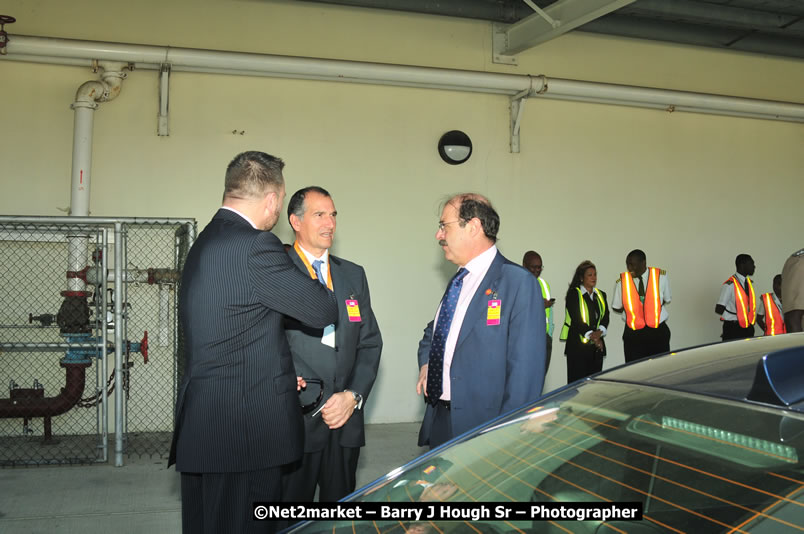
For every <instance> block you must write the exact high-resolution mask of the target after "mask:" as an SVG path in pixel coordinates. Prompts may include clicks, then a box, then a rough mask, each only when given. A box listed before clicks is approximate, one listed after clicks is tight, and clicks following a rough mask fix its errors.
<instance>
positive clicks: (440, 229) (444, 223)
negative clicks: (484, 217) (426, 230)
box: [438, 219, 463, 232]
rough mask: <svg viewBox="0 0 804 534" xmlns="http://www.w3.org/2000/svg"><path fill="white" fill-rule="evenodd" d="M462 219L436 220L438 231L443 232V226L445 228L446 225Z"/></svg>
mask: <svg viewBox="0 0 804 534" xmlns="http://www.w3.org/2000/svg"><path fill="white" fill-rule="evenodd" d="M462 220H463V219H455V220H454V221H449V222H441V221H438V231H439V232H443V231H444V228H446V227H447V226H448V225H450V224H453V223H456V222H461V221H462Z"/></svg>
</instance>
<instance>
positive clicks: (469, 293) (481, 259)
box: [433, 245, 505, 400]
mask: <svg viewBox="0 0 804 534" xmlns="http://www.w3.org/2000/svg"><path fill="white" fill-rule="evenodd" d="M495 256H497V247H496V246H495V245H492V246H491V247H490V248H489V249H488V250H486V251H485V252H482V253H480V254H478V255H477V256H475V257H474V258H472V260H470V261H469V263H467V264H466V265H464V268H466V270H467V271H469V274H467V275H466V276H464V278H463V285H462V286H461V294H460V295H459V296H458V304H457V305H456V306H455V314H454V315H453V316H452V323H451V324H450V326H449V333H448V334H447V339H446V341H445V342H444V372H443V375H442V376H443V383H442V387H443V390H442V393H441V398H442V399H444V400H450V399H451V398H452V390H451V389H450V381H449V371H450V366H451V365H452V356H453V355H454V354H455V346H456V345H457V344H458V336H459V335H460V333H461V326H462V325H463V318H464V317H465V316H466V310H468V309H469V303H470V302H472V299H473V298H474V296H475V293H476V292H477V290H478V288H480V282H482V281H483V278H485V277H486V273H488V272H489V267H491V263H492V262H493V261H494V258H495ZM480 289H481V290H483V291H485V290H486V289H487V288H485V287H484V288H480ZM489 300H491V296H489ZM500 304H501V305H502V306H505V302H501V303H500ZM439 313H441V305H439V306H438V312H436V316H435V320H434V322H433V325H436V324H438V314H439Z"/></svg>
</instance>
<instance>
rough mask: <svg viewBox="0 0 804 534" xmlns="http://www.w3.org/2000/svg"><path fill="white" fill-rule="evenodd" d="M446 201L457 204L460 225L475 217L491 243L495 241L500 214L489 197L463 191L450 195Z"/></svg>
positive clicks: (464, 224)
mask: <svg viewBox="0 0 804 534" xmlns="http://www.w3.org/2000/svg"><path fill="white" fill-rule="evenodd" d="M447 203H448V204H449V203H454V204H457V207H458V218H459V219H460V220H461V222H460V224H461V226H466V223H467V222H469V221H470V220H472V219H474V218H475V217H477V218H478V220H479V221H480V226H481V227H482V228H483V234H484V235H485V236H486V237H487V238H488V239H489V240H491V242H492V243H496V242H497V232H498V231H499V230H500V216H499V215H498V214H497V211H496V210H495V209H494V207H493V206H492V205H491V202H490V201H489V199H487V198H486V197H484V196H483V195H478V194H476V193H465V194H462V195H457V196H454V197H452V198H451V199H450V200H449V202H447Z"/></svg>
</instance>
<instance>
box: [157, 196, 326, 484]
mask: <svg viewBox="0 0 804 534" xmlns="http://www.w3.org/2000/svg"><path fill="white" fill-rule="evenodd" d="M283 315H288V316H291V317H294V318H296V319H298V320H299V321H302V322H303V323H305V324H309V325H310V326H315V327H323V326H326V325H328V324H331V323H334V322H335V321H336V319H337V316H338V307H337V304H336V302H335V299H334V296H333V295H332V294H331V293H330V292H329V291H327V289H326V288H325V287H323V286H322V285H321V284H319V283H318V282H317V281H315V280H312V279H311V278H310V277H309V276H307V275H306V274H304V273H302V272H300V271H299V269H297V268H296V266H295V265H293V263H292V262H291V261H290V258H289V257H288V255H287V254H286V253H285V250H284V248H283V247H282V243H281V242H280V241H279V239H278V238H277V237H276V236H275V235H274V234H272V233H271V232H263V231H260V230H255V229H254V228H252V227H251V225H250V224H249V223H248V221H246V220H245V219H243V218H242V217H241V216H239V215H238V214H236V213H234V212H232V211H229V210H223V209H221V210H218V212H217V213H216V214H215V216H214V217H213V219H212V221H211V222H210V223H209V225H207V227H206V228H205V229H204V231H203V232H201V234H200V235H199V236H198V239H197V240H196V242H195V243H194V244H193V246H192V248H191V249H190V253H189V254H188V256H187V261H186V263H185V266H184V271H183V273H182V285H181V291H180V295H179V320H180V324H181V326H182V328H183V332H184V336H185V347H186V355H187V365H186V368H185V374H184V377H183V380H182V384H181V386H180V388H179V394H178V399H177V403H176V429H175V431H174V434H173V445H172V447H171V454H170V459H169V465H170V464H172V463H174V462H175V463H176V470H177V471H182V472H191V473H225V472H244V471H252V470H257V469H265V468H268V467H273V466H278V465H282V464H286V463H289V462H292V461H295V460H297V459H298V458H300V457H301V455H302V451H303V440H304V433H303V423H302V415H301V408H300V406H299V399H298V394H297V392H296V374H295V371H294V368H293V360H292V359H291V355H290V349H289V348H288V344H287V341H286V338H285V332H284V328H283Z"/></svg>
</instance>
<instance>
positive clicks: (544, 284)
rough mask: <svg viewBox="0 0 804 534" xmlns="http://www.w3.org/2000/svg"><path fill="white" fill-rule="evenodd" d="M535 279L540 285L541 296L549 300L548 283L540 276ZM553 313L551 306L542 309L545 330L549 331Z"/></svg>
mask: <svg viewBox="0 0 804 534" xmlns="http://www.w3.org/2000/svg"><path fill="white" fill-rule="evenodd" d="M536 280H538V281H539V285H540V286H542V298H544V299H545V300H550V284H548V283H547V282H546V281H544V280H542V279H541V278H537V279H536ZM551 315H553V307H552V306H550V307H549V308H545V309H544V319H545V322H546V323H547V325H546V328H545V330H546V332H547V333H548V334H549V333H550V316H551Z"/></svg>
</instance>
